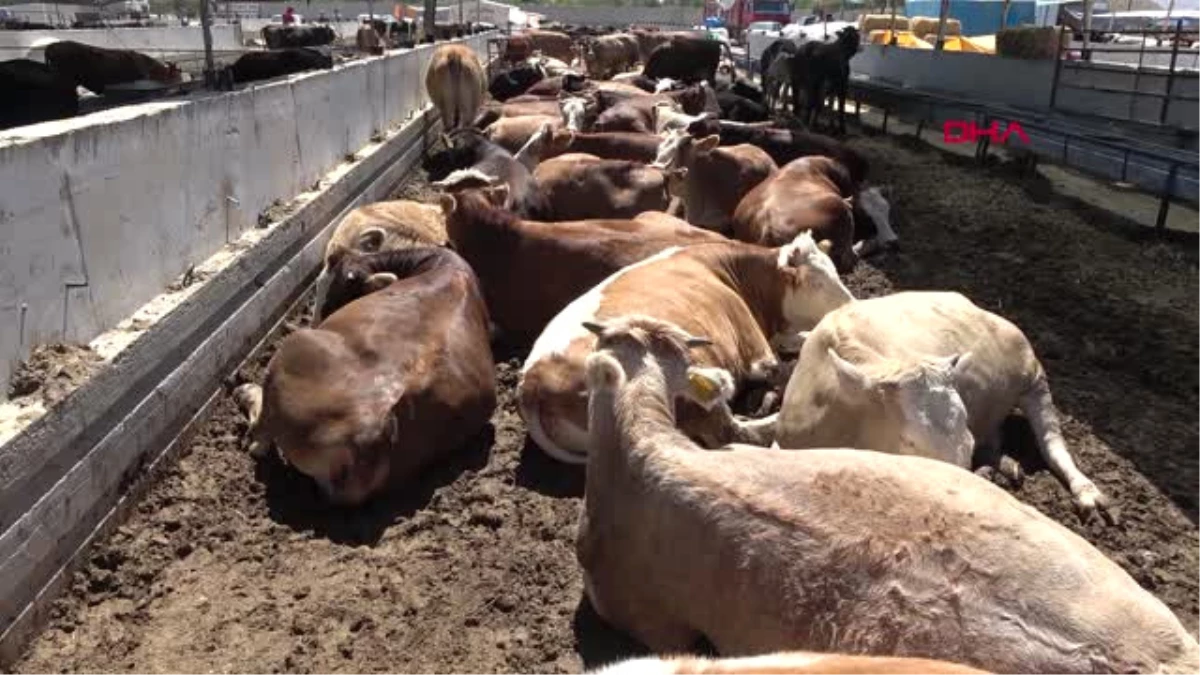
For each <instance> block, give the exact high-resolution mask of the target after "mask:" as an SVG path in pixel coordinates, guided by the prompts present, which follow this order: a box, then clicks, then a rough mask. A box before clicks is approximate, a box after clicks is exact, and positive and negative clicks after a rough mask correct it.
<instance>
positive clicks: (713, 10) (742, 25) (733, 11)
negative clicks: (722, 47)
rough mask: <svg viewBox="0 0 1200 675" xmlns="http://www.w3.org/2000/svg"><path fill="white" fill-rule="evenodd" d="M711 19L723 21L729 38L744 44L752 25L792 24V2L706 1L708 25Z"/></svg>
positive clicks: (705, 9)
mask: <svg viewBox="0 0 1200 675" xmlns="http://www.w3.org/2000/svg"><path fill="white" fill-rule="evenodd" d="M710 17H712V18H719V19H721V20H722V21H723V23H724V26H725V28H727V29H728V30H729V36H730V37H731V38H732V39H733V40H736V41H738V42H742V41H744V40H745V33H746V29H747V27H749V26H750V24H752V23H763V22H777V23H779V24H780V25H781V26H786V25H787V24H788V23H790V22H791V20H792V0H705V3H704V18H705V21H706V23H707V20H708V19H709V18H710Z"/></svg>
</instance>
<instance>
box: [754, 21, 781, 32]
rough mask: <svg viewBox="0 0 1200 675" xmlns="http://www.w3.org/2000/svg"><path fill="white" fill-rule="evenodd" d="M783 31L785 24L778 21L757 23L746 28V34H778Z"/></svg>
mask: <svg viewBox="0 0 1200 675" xmlns="http://www.w3.org/2000/svg"><path fill="white" fill-rule="evenodd" d="M781 30H783V24H782V23H780V22H778V21H755V22H753V23H751V24H750V25H749V26H746V33H747V34H750V33H762V34H769V33H778V32H779V31H781Z"/></svg>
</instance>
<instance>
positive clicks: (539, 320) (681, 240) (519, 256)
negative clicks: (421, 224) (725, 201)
mask: <svg viewBox="0 0 1200 675" xmlns="http://www.w3.org/2000/svg"><path fill="white" fill-rule="evenodd" d="M505 192H506V189H505V188H503V187H500V188H493V189H490V190H467V191H463V192H459V193H457V194H454V195H445V196H443V197H442V198H441V201H442V208H443V209H444V210H445V212H446V229H447V232H448V234H449V237H450V241H451V242H452V243H453V246H454V249H455V250H456V251H458V252H459V254H461V255H462V256H463V258H465V259H466V260H467V262H469V263H471V267H472V268H474V270H475V272H476V274H478V275H479V279H480V281H481V283H482V285H483V293H484V296H485V297H486V298H487V303H488V309H489V310H490V312H491V318H492V321H493V322H495V324H496V325H497V326H498V327H499V328H500V329H501V331H503V332H504V333H505V334H506V337H508V338H509V339H511V340H512V341H514V342H516V343H522V344H528V343H529V342H532V341H533V339H534V338H536V337H537V336H538V334H539V333H541V332H542V330H543V329H544V328H545V327H546V324H547V323H549V321H550V320H551V319H552V318H554V316H555V315H556V314H558V313H559V312H560V311H561V310H562V309H563V308H564V307H566V306H567V304H568V303H570V302H571V301H572V300H574V299H575V298H577V297H579V296H580V295H582V294H583V293H584V292H586V291H587V290H588V289H589V288H591V287H593V286H595V285H596V284H597V283H599V282H600V281H602V280H604V278H605V277H607V276H609V275H610V274H612V273H613V272H616V271H617V270H619V269H621V268H623V267H625V266H626V265H629V264H631V263H635V262H637V261H639V260H643V259H645V258H647V257H649V256H651V255H654V254H655V253H658V252H659V251H662V250H663V249H665V248H668V247H670V246H680V245H687V244H691V243H696V242H706V241H723V240H724V237H721V236H720V235H718V234H715V233H712V232H708V231H707V230H702V229H700V228H697V227H692V226H690V225H688V224H687V223H681V222H680V221H679V220H677V219H671V220H667V219H665V218H663V217H660V216H659V215H657V214H641V215H639V216H638V217H637V218H636V219H634V220H582V221H575V222H565V223H543V222H537V221H530V220H521V219H519V218H517V217H516V216H515V215H513V214H512V213H510V212H507V211H505V210H504V209H502V208H497V207H498V206H501V205H503V204H504V203H505V200H506V196H505V194H504V193H505Z"/></svg>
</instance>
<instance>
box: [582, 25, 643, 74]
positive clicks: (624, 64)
mask: <svg viewBox="0 0 1200 675" xmlns="http://www.w3.org/2000/svg"><path fill="white" fill-rule="evenodd" d="M582 56H583V65H584V67H585V68H586V69H587V74H588V76H589V77H592V78H595V79H597V80H607V79H609V78H611V77H612V76H613V75H616V74H617V73H623V72H625V71H626V70H629V69H630V68H632V67H633V66H634V65H635V64H636V63H637V61H638V44H637V40H636V39H635V38H634V37H633V36H632V35H629V34H626V33H616V34H614V35H601V36H599V37H596V38H593V39H592V40H591V41H590V42H589V43H588V44H587V46H586V47H584V49H583V53H582Z"/></svg>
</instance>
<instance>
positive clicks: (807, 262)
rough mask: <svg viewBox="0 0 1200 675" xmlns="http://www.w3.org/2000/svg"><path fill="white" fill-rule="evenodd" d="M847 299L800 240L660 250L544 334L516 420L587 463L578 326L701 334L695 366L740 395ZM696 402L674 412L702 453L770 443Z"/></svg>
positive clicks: (767, 426) (561, 452)
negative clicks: (660, 323) (620, 321)
mask: <svg viewBox="0 0 1200 675" xmlns="http://www.w3.org/2000/svg"><path fill="white" fill-rule="evenodd" d="M451 237H453V234H452V235H451ZM853 299H854V298H853V296H852V295H850V291H848V290H846V287H845V286H844V285H842V282H841V280H840V279H838V275H837V272H836V271H835V270H834V268H833V264H832V263H831V262H830V261H829V258H828V257H827V256H826V255H825V253H824V252H823V251H822V249H821V247H819V246H818V245H817V243H816V242H814V241H813V239H812V237H811V235H810V234H809V233H807V232H806V233H804V234H802V235H801V236H799V237H797V238H796V241H794V242H791V243H789V244H787V245H785V246H783V247H780V248H764V247H761V246H752V245H749V244H743V243H740V242H732V241H730V242H720V243H711V244H697V245H695V246H689V247H687V248H683V249H679V248H672V249H667V250H665V251H663V252H662V253H659V254H658V255H655V256H653V257H651V258H648V259H646V260H643V261H642V262H639V263H637V264H634V265H630V266H629V267H626V268H624V269H622V270H620V271H619V272H617V273H615V274H613V275H612V276H610V277H608V278H607V279H605V280H604V281H602V282H600V283H599V284H598V285H596V286H595V287H593V288H592V289H591V290H590V291H588V292H587V293H585V294H583V295H581V296H579V297H578V298H577V299H575V300H574V301H573V302H572V303H571V304H570V305H568V306H567V307H566V308H565V309H563V310H562V311H561V312H559V313H558V315H557V316H555V317H554V319H553V320H552V321H551V322H550V323H549V324H548V325H547V326H546V329H545V330H544V331H542V334H541V336H540V337H539V338H538V339H537V341H536V342H535V343H534V345H533V348H532V349H531V350H530V352H529V357H528V358H527V359H526V361H525V365H524V367H523V368H522V376H521V384H520V389H519V391H520V411H521V416H522V418H524V420H525V424H526V427H527V428H528V429H529V435H530V436H531V437H532V438H533V440H534V442H536V443H537V444H538V446H539V447H541V449H542V450H543V451H544V452H546V453H547V454H548V455H550V456H551V457H554V458H555V459H558V460H559V461H562V462H566V463H572V464H582V463H584V462H586V461H587V452H588V431H587V401H586V398H585V397H584V396H583V394H584V392H585V389H584V380H583V362H584V359H586V358H587V356H588V354H589V353H591V351H592V346H593V345H594V344H595V335H593V334H592V333H590V332H589V331H588V330H586V329H585V328H584V325H583V324H584V323H585V322H589V321H598V320H599V321H603V320H608V319H610V318H613V317H618V316H622V315H627V314H645V315H648V316H653V317H656V318H658V319H662V320H664V321H670V322H672V323H675V324H678V325H680V326H682V327H684V329H685V330H688V331H692V332H693V333H694V334H702V335H706V336H708V337H709V338H710V339H711V340H713V346H712V347H710V348H708V349H705V350H703V351H701V352H698V354H697V358H698V363H699V364H701V365H703V366H706V367H710V368H715V369H720V370H721V371H722V372H724V373H725V374H726V376H727V377H728V378H729V380H730V386H731V387H740V386H743V385H745V384H747V383H750V382H760V381H768V380H770V379H771V378H773V377H774V376H775V375H776V373H777V371H778V369H779V362H778V359H777V358H776V357H775V353H774V350H773V348H772V345H773V344H782V343H786V342H787V341H789V340H791V339H793V338H794V336H795V334H796V333H797V332H798V331H802V330H806V329H807V328H806V327H812V326H815V325H816V323H817V322H818V321H819V320H820V319H821V317H823V316H825V314H827V313H828V312H830V311H832V310H834V309H836V308H838V307H840V306H842V305H844V304H845V303H847V302H850V301H851V300H853ZM698 403H699V402H698V401H696V402H685V403H684V404H683V405H682V406H681V408H680V410H679V412H680V420H679V424H680V427H681V428H682V429H684V430H685V431H687V432H688V434H689V435H691V436H693V437H696V438H697V439H698V440H699V441H701V442H702V443H704V444H706V445H712V446H715V445H720V444H722V443H726V442H729V441H731V440H740V441H745V442H755V443H758V442H760V440H759V439H760V438H763V437H764V434H767V435H766V436H765V438H766V439H767V440H766V443H770V440H769V439H770V438H771V437H773V436H774V426H775V420H774V418H768V419H766V420H761V421H755V422H739V421H735V420H733V419H732V417H731V415H730V414H729V409H728V407H724V408H720V409H713V410H709V409H707V408H705V407H704V406H703V405H699V404H698Z"/></svg>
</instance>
